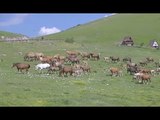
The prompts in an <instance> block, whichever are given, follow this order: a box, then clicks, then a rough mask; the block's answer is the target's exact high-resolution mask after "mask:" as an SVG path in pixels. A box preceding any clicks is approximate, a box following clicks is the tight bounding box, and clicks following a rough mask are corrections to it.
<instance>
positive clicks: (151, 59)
mask: <svg viewBox="0 0 160 120" xmlns="http://www.w3.org/2000/svg"><path fill="white" fill-rule="evenodd" d="M146 60H147V62H154V59H153V58H152V57H147V58H146Z"/></svg>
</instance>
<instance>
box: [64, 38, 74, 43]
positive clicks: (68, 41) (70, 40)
mask: <svg viewBox="0 0 160 120" xmlns="http://www.w3.org/2000/svg"><path fill="white" fill-rule="evenodd" d="M65 42H66V43H74V39H73V38H67V39H66V40H65Z"/></svg>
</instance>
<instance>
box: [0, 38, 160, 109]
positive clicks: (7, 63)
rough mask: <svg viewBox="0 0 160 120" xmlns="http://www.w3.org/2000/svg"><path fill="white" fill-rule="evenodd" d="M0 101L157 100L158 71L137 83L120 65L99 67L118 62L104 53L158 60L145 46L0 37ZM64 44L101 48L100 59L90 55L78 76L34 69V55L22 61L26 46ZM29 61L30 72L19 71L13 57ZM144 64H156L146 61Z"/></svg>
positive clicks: (61, 50)
mask: <svg viewBox="0 0 160 120" xmlns="http://www.w3.org/2000/svg"><path fill="white" fill-rule="evenodd" d="M0 49H1V50H0V55H1V56H0V59H1V62H0V106H159V105H160V101H159V98H160V95H159V92H160V81H159V76H158V75H157V76H155V77H152V79H151V80H152V82H151V83H150V84H137V83H136V82H135V81H132V76H131V75H129V74H128V73H127V72H126V70H123V74H124V75H123V76H122V77H111V76H110V75H109V74H110V73H109V72H107V71H105V70H104V69H109V67H113V66H119V67H120V64H121V63H123V62H122V61H121V62H120V63H106V62H104V60H103V57H104V56H111V55H114V56H118V57H120V59H122V58H123V57H127V56H129V57H131V58H132V60H133V61H134V62H137V63H138V62H139V61H140V60H143V59H145V57H148V56H151V57H153V58H154V59H155V60H156V61H158V60H159V56H158V55H159V50H156V49H152V48H150V47H142V48H137V47H126V46H125V47H124V46H117V45H115V44H114V43H113V44H103V43H99V44H98V43H96V44H95V43H90V44H89V43H86V44H80V43H76V42H74V43H66V42H65V41H56V40H55V41H30V42H13V43H12V42H11V43H7V42H1V46H0ZM65 50H79V51H82V52H83V51H86V52H97V53H100V55H101V56H100V57H101V58H100V60H99V61H94V60H89V61H88V63H89V65H90V66H91V73H89V74H87V75H85V74H84V75H82V76H79V77H74V76H69V77H59V75H58V74H56V73H54V74H50V75H48V74H46V73H43V74H40V73H39V72H38V71H35V65H36V64H37V63H39V62H38V61H33V62H26V61H24V60H23V56H24V54H25V53H26V52H29V51H33V52H43V53H44V54H45V55H55V54H57V53H58V54H61V55H66V53H65ZM15 62H24V63H29V64H30V65H31V68H30V69H29V74H25V73H24V74H23V73H18V71H17V69H16V68H11V66H12V63H15ZM147 67H148V68H155V65H154V64H153V63H150V64H149V65H148V66H147Z"/></svg>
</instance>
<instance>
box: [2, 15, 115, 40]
mask: <svg viewBox="0 0 160 120" xmlns="http://www.w3.org/2000/svg"><path fill="white" fill-rule="evenodd" d="M110 15H113V14H111V13H103V14H101V13H96V14H93V13H91V14H89V13H85V14H80V13H79V14H75V13H74V14H67V13H65V14H55V13H54V14H46V13H45V14H31V13H29V14H16V13H15V14H13V13H12V14H0V31H8V32H14V33H19V34H23V35H27V36H29V37H36V36H41V35H46V34H52V33H56V32H60V31H62V30H66V29H68V28H71V27H73V26H76V25H77V24H85V23H88V22H90V21H93V20H97V19H100V18H103V17H108V16H110Z"/></svg>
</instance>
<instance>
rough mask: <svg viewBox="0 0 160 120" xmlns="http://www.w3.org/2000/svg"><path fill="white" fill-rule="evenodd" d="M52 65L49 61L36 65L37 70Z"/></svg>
mask: <svg viewBox="0 0 160 120" xmlns="http://www.w3.org/2000/svg"><path fill="white" fill-rule="evenodd" d="M50 66H51V65H50V64H48V63H40V64H38V65H36V66H35V70H40V71H41V70H43V69H47V68H49V67H50Z"/></svg>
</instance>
